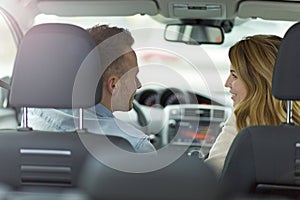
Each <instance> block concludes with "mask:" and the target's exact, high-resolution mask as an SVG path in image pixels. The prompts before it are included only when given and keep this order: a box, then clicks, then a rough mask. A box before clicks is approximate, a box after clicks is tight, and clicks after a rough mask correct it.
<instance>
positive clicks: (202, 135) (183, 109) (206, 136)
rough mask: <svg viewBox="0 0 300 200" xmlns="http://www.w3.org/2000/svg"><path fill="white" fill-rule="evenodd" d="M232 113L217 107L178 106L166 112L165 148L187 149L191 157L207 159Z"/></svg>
mask: <svg viewBox="0 0 300 200" xmlns="http://www.w3.org/2000/svg"><path fill="white" fill-rule="evenodd" d="M229 112H230V109H229V108H227V107H223V106H217V105H197V104H179V105H169V106H167V107H166V108H165V113H164V122H165V123H168V124H167V125H166V126H164V127H165V128H164V129H163V130H162V135H161V136H162V138H161V139H162V146H165V145H167V144H171V145H176V146H178V147H180V146H188V155H193V154H198V156H199V157H205V156H206V155H207V153H208V151H209V149H210V148H211V146H212V145H213V143H214V142H215V140H216V138H217V136H218V134H219V133H220V131H221V127H222V124H223V122H224V121H225V120H226V119H227V117H228V115H229Z"/></svg>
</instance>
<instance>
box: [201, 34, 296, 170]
mask: <svg viewBox="0 0 300 200" xmlns="http://www.w3.org/2000/svg"><path fill="white" fill-rule="evenodd" d="M281 40H282V39H281V38H280V37H278V36H275V35H255V36H249V37H246V38H245V39H243V40H241V41H239V42H237V43H236V44H235V45H233V46H232V47H231V48H230V49H229V59H230V62H231V67H230V75H229V77H228V79H227V81H226V83H225V87H227V88H229V89H230V91H229V92H230V93H231V94H232V96H231V99H232V100H233V106H234V113H233V115H232V116H231V117H229V119H228V120H227V121H226V123H225V125H224V127H223V129H222V132H221V133H220V135H219V136H218V138H217V140H216V142H215V144H214V145H213V147H212V148H211V150H210V152H209V156H208V158H207V159H206V162H207V163H209V164H210V165H212V166H213V167H214V168H215V169H216V172H217V173H218V174H220V173H221V171H222V169H223V165H224V161H225V158H226V155H227V152H228V150H229V148H230V145H231V143H232V141H233V139H234V138H235V136H236V134H237V133H238V132H239V131H240V130H241V129H243V128H245V127H247V126H256V125H279V124H280V123H282V122H284V121H285V117H286V102H285V101H280V100H277V99H275V98H274V97H273V96H272V93H271V85H272V75H273V68H274V64H275V59H276V55H277V52H278V49H279V46H280V44H281ZM293 110H295V111H296V112H293V118H292V120H293V122H294V123H295V124H300V105H299V103H294V104H293Z"/></svg>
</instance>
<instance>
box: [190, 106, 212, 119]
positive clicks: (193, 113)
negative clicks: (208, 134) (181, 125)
mask: <svg viewBox="0 0 300 200" xmlns="http://www.w3.org/2000/svg"><path fill="white" fill-rule="evenodd" d="M184 115H185V116H188V117H210V109H189V108H187V109H185V112H184Z"/></svg>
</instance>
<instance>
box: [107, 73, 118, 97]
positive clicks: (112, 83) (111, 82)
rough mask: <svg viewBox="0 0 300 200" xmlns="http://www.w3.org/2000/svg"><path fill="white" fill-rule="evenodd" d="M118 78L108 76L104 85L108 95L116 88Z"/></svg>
mask: <svg viewBox="0 0 300 200" xmlns="http://www.w3.org/2000/svg"><path fill="white" fill-rule="evenodd" d="M118 80H119V78H118V77H117V76H110V77H109V78H108V79H107V81H106V83H107V90H108V92H109V93H110V94H112V93H113V90H114V89H115V88H116V87H117V82H118Z"/></svg>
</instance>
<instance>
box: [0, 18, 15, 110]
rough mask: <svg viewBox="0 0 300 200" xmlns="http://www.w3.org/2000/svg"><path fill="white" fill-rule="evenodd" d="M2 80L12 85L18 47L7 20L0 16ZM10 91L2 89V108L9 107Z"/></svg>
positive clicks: (0, 90) (0, 89)
mask: <svg viewBox="0 0 300 200" xmlns="http://www.w3.org/2000/svg"><path fill="white" fill-rule="evenodd" d="M0 34H1V37H0V45H1V48H0V80H2V81H4V82H6V83H8V84H9V83H10V77H11V75H12V71H13V66H14V62H15V57H16V53H17V46H16V44H15V41H14V39H13V36H12V32H11V30H10V29H9V27H8V25H7V23H6V21H5V19H4V18H3V16H2V15H0ZM7 93H8V91H7V90H6V89H4V88H2V87H0V108H1V107H6V105H7Z"/></svg>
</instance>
